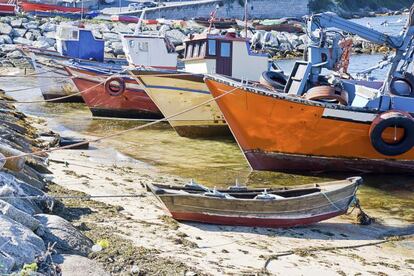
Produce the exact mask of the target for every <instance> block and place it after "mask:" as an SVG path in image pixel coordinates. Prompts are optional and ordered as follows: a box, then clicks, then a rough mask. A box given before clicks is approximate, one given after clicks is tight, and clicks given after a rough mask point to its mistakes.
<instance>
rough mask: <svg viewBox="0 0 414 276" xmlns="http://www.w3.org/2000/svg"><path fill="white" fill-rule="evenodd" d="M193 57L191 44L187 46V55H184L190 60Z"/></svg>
mask: <svg viewBox="0 0 414 276" xmlns="http://www.w3.org/2000/svg"><path fill="white" fill-rule="evenodd" d="M192 56H193V44H189V45H188V46H187V53H186V56H185V57H186V58H191V57H192Z"/></svg>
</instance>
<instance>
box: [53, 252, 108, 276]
mask: <svg viewBox="0 0 414 276" xmlns="http://www.w3.org/2000/svg"><path fill="white" fill-rule="evenodd" d="M53 262H54V263H56V264H58V265H59V266H60V268H61V269H62V274H63V275H82V276H109V275H110V274H109V273H108V272H106V271H105V270H104V268H103V267H102V265H101V264H100V263H98V262H97V261H95V260H91V259H88V258H86V257H82V256H79V255H68V254H62V255H55V256H53Z"/></svg>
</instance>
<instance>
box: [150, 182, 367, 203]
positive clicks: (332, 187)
mask: <svg viewBox="0 0 414 276" xmlns="http://www.w3.org/2000/svg"><path fill="white" fill-rule="evenodd" d="M346 182H348V183H346ZM341 183H343V184H341ZM315 184H316V183H315ZM318 184H319V183H318ZM321 184H322V186H319V187H318V188H320V189H321V191H319V192H314V193H309V194H305V195H301V196H295V197H286V198H280V199H276V200H265V199H264V200H260V199H245V198H225V197H223V198H220V197H212V196H211V197H209V196H206V195H204V194H190V193H188V194H183V193H182V194H180V193H178V192H177V193H168V192H166V193H163V194H160V193H157V190H164V191H165V190H168V189H163V188H158V187H157V186H156V184H147V188H148V189H149V190H151V192H152V193H153V194H154V195H155V196H156V197H159V198H162V197H188V196H190V197H198V198H204V199H209V200H211V199H215V200H223V199H225V200H226V201H243V202H281V201H294V200H299V199H307V198H309V197H315V196H317V195H325V196H326V195H328V194H332V193H333V192H335V193H339V192H341V191H343V190H346V189H348V188H350V187H351V186H353V187H354V192H353V196H354V195H355V194H356V191H357V190H358V187H359V186H360V185H361V184H362V178H361V177H350V178H347V179H345V180H338V181H330V182H326V184H325V185H324V184H323V183H321ZM336 187H338V188H336ZM183 188H184V186H183ZM323 188H325V189H323ZM328 188H330V189H328ZM289 191H290V190H289ZM293 191H294V190H293ZM350 197H351V196H350ZM161 201H162V200H161Z"/></svg>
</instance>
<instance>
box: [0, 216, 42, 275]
mask: <svg viewBox="0 0 414 276" xmlns="http://www.w3.org/2000/svg"><path fill="white" fill-rule="evenodd" d="M0 245H1V252H3V253H5V254H7V256H9V257H11V258H13V260H14V262H15V267H21V266H23V264H25V263H32V262H33V261H34V259H35V257H36V256H37V255H40V254H41V253H42V252H44V251H45V244H44V242H43V240H42V239H41V238H39V237H38V236H36V235H35V234H34V233H33V232H32V231H31V230H30V229H29V228H27V227H25V226H23V225H22V224H20V223H18V222H16V221H14V220H12V219H10V218H8V217H6V216H4V215H2V214H0ZM0 255H1V254H0ZM12 270H13V268H12Z"/></svg>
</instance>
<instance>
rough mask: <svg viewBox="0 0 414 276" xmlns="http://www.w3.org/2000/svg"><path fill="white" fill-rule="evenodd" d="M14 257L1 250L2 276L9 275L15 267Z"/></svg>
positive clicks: (0, 269) (0, 266) (0, 268)
mask: <svg viewBox="0 0 414 276" xmlns="http://www.w3.org/2000/svg"><path fill="white" fill-rule="evenodd" d="M15 263H16V262H15V261H14V259H13V257H11V256H9V254H6V253H4V252H2V251H1V250H0V264H1V265H0V275H8V274H10V272H11V271H12V269H13V267H14V266H15Z"/></svg>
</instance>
